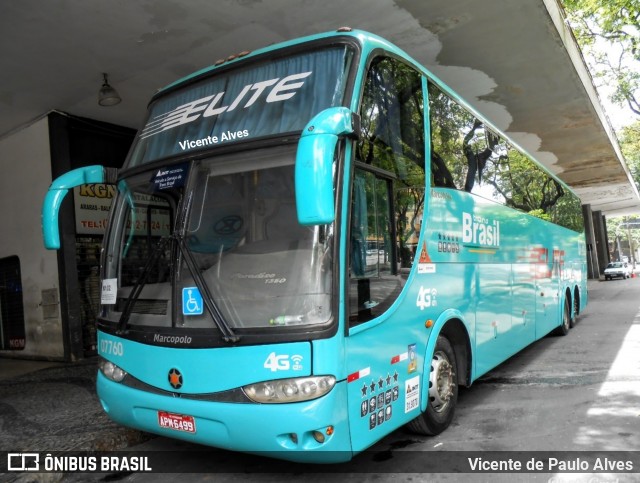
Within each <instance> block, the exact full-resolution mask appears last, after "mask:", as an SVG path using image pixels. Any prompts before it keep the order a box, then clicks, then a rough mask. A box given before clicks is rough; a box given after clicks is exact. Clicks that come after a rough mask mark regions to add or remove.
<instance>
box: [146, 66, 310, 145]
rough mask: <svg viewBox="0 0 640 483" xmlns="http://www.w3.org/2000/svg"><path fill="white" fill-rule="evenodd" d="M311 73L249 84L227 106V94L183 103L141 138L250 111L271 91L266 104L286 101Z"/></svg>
mask: <svg viewBox="0 0 640 483" xmlns="http://www.w3.org/2000/svg"><path fill="white" fill-rule="evenodd" d="M311 73H312V72H311V71H309V72H302V73H300V74H292V75H288V76H286V77H283V78H279V77H276V78H275V79H268V80H265V81H260V82H256V83H252V84H247V85H245V86H244V87H243V88H242V89H241V90H240V92H239V93H238V94H237V95H236V96H235V98H234V99H233V100H232V101H231V102H230V103H229V104H227V105H221V104H223V101H222V99H223V97H224V95H225V91H222V92H218V93H216V94H212V95H210V96H206V97H201V98H200V99H196V100H194V101H191V102H188V103H186V104H182V105H181V106H178V107H176V108H175V109H173V110H172V111H169V112H166V113H164V114H160V115H159V116H156V117H155V118H153V119H152V120H150V121H149V123H147V125H146V126H145V127H144V129H143V130H142V133H141V135H140V138H141V139H145V138H148V137H151V136H154V135H156V134H158V133H161V132H162V131H166V130H167V129H172V128H174V127H176V126H181V125H183V124H188V123H191V122H193V121H195V120H197V119H199V118H200V117H211V116H218V115H220V114H222V113H224V112H231V111H233V110H235V109H236V108H238V107H241V108H243V109H246V108H248V107H251V106H252V105H254V104H255V103H256V101H257V100H258V99H259V98H260V97H261V96H262V95H263V94H265V92H267V91H268V94H266V98H265V102H267V103H272V102H281V101H286V100H287V99H291V98H292V97H293V96H295V95H296V91H297V90H298V89H300V88H301V87H302V86H303V85H304V80H303V79H305V78H306V77H308V76H309V75H311ZM243 134H244V132H243ZM185 147H186V146H185ZM188 147H191V146H188ZM183 149H184V148H183Z"/></svg>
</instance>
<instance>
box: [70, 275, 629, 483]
mask: <svg viewBox="0 0 640 483" xmlns="http://www.w3.org/2000/svg"><path fill="white" fill-rule="evenodd" d="M589 297H590V303H589V306H588V308H587V310H586V311H585V312H584V313H583V314H582V315H581V316H580V318H579V323H578V324H577V325H576V327H574V328H573V329H572V330H571V331H570V333H569V335H568V336H566V337H554V336H549V337H546V338H544V339H543V340H540V341H538V342H536V343H535V344H533V345H532V346H530V347H529V348H527V349H525V350H524V351H523V352H521V353H520V354H518V355H516V356H514V357H513V358H511V359H510V360H509V361H507V362H506V363H504V364H502V365H501V366H499V367H498V368H496V369H495V370H493V371H491V372H490V373H489V374H487V375H486V376H485V377H483V378H482V379H481V380H479V381H477V382H476V383H474V385H473V386H472V387H471V388H469V389H466V390H462V391H461V393H460V398H459V406H458V410H457V413H456V417H455V419H454V422H453V424H452V426H451V427H450V428H449V429H448V430H447V431H445V432H444V433H443V434H441V435H439V436H437V437H433V438H426V437H418V436H415V435H413V434H411V433H408V432H406V431H404V430H398V431H396V432H394V433H392V434H391V435H389V436H388V437H386V438H385V439H384V440H382V441H381V442H379V443H378V444H376V445H375V446H374V447H373V448H371V451H370V452H367V453H366V454H363V455H359V456H358V457H356V458H355V459H354V460H353V461H352V462H351V463H349V464H348V465H343V466H332V467H330V468H329V467H324V469H323V467H319V468H318V467H313V466H296V465H292V464H291V463H287V462H281V461H276V460H269V459H266V458H260V457H256V456H251V455H240V454H236V453H228V452H220V451H214V452H211V453H210V454H209V455H207V454H205V455H204V456H203V455H202V453H199V451H202V450H204V451H209V450H208V449H207V448H203V447H200V446H196V445H188V444H186V443H182V442H178V441H175V440H170V439H166V438H160V437H158V438H153V439H151V440H149V441H147V442H145V443H142V444H140V445H135V446H132V447H131V448H130V449H132V450H136V451H172V450H181V451H184V453H183V454H184V455H185V463H184V465H181V468H186V467H187V465H188V460H189V457H190V456H189V455H191V456H196V457H197V458H204V457H206V458H207V461H208V466H209V467H210V468H214V469H215V473H214V474H210V475H204V474H200V475H195V474H188V473H185V474H182V475H180V474H178V475H176V474H167V475H159V474H153V475H150V474H147V475H144V474H132V475H127V474H120V475H117V476H116V475H112V477H116V478H117V479H118V480H119V481H136V482H138V481H145V482H146V481H154V482H155V481H167V482H168V481H175V480H176V479H184V480H188V481H216V482H218V481H256V480H262V481H281V480H283V479H291V477H292V476H294V477H295V479H304V480H306V481H316V480H317V481H320V480H323V481H324V480H326V479H327V477H329V478H338V477H339V478H340V480H344V479H348V480H351V481H381V480H382V481H388V480H391V479H392V480H393V481H434V480H437V481H554V482H556V483H561V482H566V483H569V482H578V481H580V482H582V481H584V482H595V481H600V482H610V481H611V482H612V481H620V482H623V481H640V474H638V473H636V474H635V475H628V474H627V475H624V474H617V475H614V474H598V475H596V477H595V479H594V478H593V477H591V476H589V475H585V474H575V473H574V474H560V473H559V474H556V475H555V476H554V475H553V474H552V475H549V474H544V475H543V474H528V475H504V474H503V475H489V474H484V475H471V474H440V475H437V476H435V475H427V474H424V473H422V471H423V470H424V466H423V464H422V462H424V461H425V459H429V458H441V457H443V456H445V453H441V454H440V455H439V454H438V453H436V452H439V451H471V452H474V453H475V454H479V455H482V454H488V453H480V452H486V451H547V452H552V453H553V454H555V453H558V454H560V452H563V451H630V450H632V451H639V450H640V278H634V279H630V280H615V281H610V282H597V281H595V282H590V291H589ZM441 455H442V456H441ZM362 470H364V471H365V472H364V473H363V472H361V471H362ZM185 471H186V469H185ZM636 471H638V468H636ZM323 472H332V473H334V474H332V475H326V474H322V473H323ZM336 472H338V474H335V473H336ZM104 477H105V475H86V474H85V475H69V476H66V477H65V481H89V480H93V481H98V480H100V479H101V478H104ZM550 478H551V480H550Z"/></svg>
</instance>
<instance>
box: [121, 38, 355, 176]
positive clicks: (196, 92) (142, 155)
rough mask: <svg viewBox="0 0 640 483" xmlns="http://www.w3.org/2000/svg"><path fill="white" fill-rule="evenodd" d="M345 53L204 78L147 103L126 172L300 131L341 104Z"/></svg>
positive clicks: (294, 59) (308, 55) (299, 58)
mask: <svg viewBox="0 0 640 483" xmlns="http://www.w3.org/2000/svg"><path fill="white" fill-rule="evenodd" d="M349 59H350V54H349V52H348V50H347V48H346V47H344V46H341V47H333V48H329V49H323V50H318V51H313V52H306V53H304V54H299V55H296V56H291V57H286V58H281V59H276V60H272V61H268V62H262V63H259V64H256V65H252V66H250V67H247V68H242V69H240V70H231V71H228V72H226V73H223V74H222V75H218V76H213V77H211V78H208V79H204V80H202V81H199V82H197V83H195V84H191V85H189V86H187V87H185V88H184V89H182V90H179V91H174V92H172V93H171V94H169V95H167V96H166V97H162V98H160V99H158V100H157V101H156V102H154V103H153V105H152V106H151V110H150V113H149V119H148V120H147V123H146V125H145V126H144V128H143V129H142V130H141V131H140V133H139V137H138V140H137V144H136V148H135V151H134V153H133V156H132V159H131V160H130V163H129V166H130V167H131V166H137V165H140V164H144V163H148V162H151V161H154V160H157V159H160V158H165V157H168V156H174V155H178V154H187V153H189V152H192V151H196V150H201V149H207V148H212V147H216V146H219V145H222V144H227V143H234V142H240V141H246V140H249V139H256V138H260V137H265V136H271V135H275V134H280V133H290V132H299V131H301V130H302V129H303V128H304V126H305V125H306V123H307V122H309V120H310V119H311V118H312V117H313V116H314V115H316V114H317V113H319V112H320V111H322V110H324V109H326V108H328V107H332V106H337V105H340V103H341V102H342V98H343V94H344V87H345V82H346V76H347V72H346V70H347V67H348V62H349Z"/></svg>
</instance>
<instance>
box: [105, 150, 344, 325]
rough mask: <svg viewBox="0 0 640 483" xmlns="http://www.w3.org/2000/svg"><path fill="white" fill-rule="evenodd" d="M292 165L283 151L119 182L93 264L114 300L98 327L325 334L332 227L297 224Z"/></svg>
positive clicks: (248, 154) (208, 161) (230, 157)
mask: <svg viewBox="0 0 640 483" xmlns="http://www.w3.org/2000/svg"><path fill="white" fill-rule="evenodd" d="M294 157H295V146H291V145H288V146H282V147H279V148H267V149H261V150H251V151H244V152H240V153H236V154H229V155H226V156H220V157H210V158H205V159H202V160H198V161H194V162H193V163H192V164H189V163H182V164H178V165H171V166H167V167H165V168H161V169H157V168H156V169H154V170H150V171H148V172H146V173H143V174H136V175H134V176H132V177H130V178H126V179H124V180H122V181H121V182H120V183H119V186H118V190H119V194H118V198H117V201H116V202H115V208H114V214H113V218H112V226H111V231H110V234H109V239H108V243H107V245H106V247H107V253H108V256H107V259H106V263H105V279H107V284H108V283H111V284H112V285H113V289H114V292H116V293H117V296H115V297H114V299H113V300H112V301H111V302H110V303H109V304H108V305H103V307H107V310H106V311H105V312H104V315H105V319H106V320H107V321H109V322H114V323H123V313H124V314H126V315H125V316H124V318H126V320H125V322H126V325H127V327H135V326H148V327H167V328H171V327H172V328H186V329H189V328H193V329H203V328H212V329H215V328H216V327H217V328H220V324H219V322H220V320H216V318H221V319H222V322H223V324H224V325H227V326H228V327H229V328H231V329H232V330H233V331H235V330H238V331H239V332H242V331H243V330H244V329H257V328H267V327H280V328H282V329H284V330H286V328H287V327H289V326H295V327H297V328H300V327H301V326H302V327H307V328H309V326H312V327H313V326H316V327H317V326H320V325H323V324H326V323H327V322H328V321H329V320H330V318H331V299H330V295H331V280H332V263H331V260H330V258H331V254H332V240H333V232H332V226H314V227H304V226H301V225H300V224H298V223H297V218H296V210H295V193H294V179H293V178H294V172H293V171H294V170H293V165H294ZM174 227H177V228H174ZM109 281H111V282H109ZM136 292H137V293H136ZM208 294H209V295H210V297H209V295H208ZM207 299H210V300H207ZM104 302H105V301H104V300H103V303H104ZM207 302H210V304H211V307H212V308H213V310H210V309H208V306H207ZM212 312H213V313H212ZM216 314H217V315H216Z"/></svg>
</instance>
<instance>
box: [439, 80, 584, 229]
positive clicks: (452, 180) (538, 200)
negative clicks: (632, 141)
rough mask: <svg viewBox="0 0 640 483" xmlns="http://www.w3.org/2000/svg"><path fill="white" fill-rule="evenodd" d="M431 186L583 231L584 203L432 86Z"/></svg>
mask: <svg viewBox="0 0 640 483" xmlns="http://www.w3.org/2000/svg"><path fill="white" fill-rule="evenodd" d="M429 109H430V123H431V124H430V125H431V184H432V186H435V187H443V188H452V189H458V190H463V191H467V192H469V193H473V194H476V195H478V196H482V197H483V198H487V199H490V200H493V201H495V202H497V203H500V204H503V205H506V206H509V207H511V208H514V209H517V210H520V211H523V212H525V213H528V214H530V215H532V216H536V217H538V218H542V219H544V220H547V221H551V222H553V223H556V224H559V225H561V226H564V227H566V228H570V229H572V230H575V231H582V229H583V221H582V211H581V203H580V199H579V198H578V197H577V196H575V195H574V194H573V193H571V192H570V191H569V190H567V189H565V188H564V187H563V185H562V184H561V183H560V182H559V181H557V180H555V179H554V178H552V177H551V176H549V174H548V173H547V172H546V171H544V170H543V169H541V168H540V167H539V166H538V165H537V164H536V163H535V162H533V161H532V160H531V159H530V158H529V157H528V156H527V155H525V154H524V153H523V152H521V151H520V150H518V149H517V148H516V147H514V146H513V145H511V144H510V143H509V142H508V141H507V140H506V139H504V138H503V137H502V136H501V135H499V134H497V133H495V132H493V131H492V130H491V129H490V128H488V127H487V126H485V124H484V123H483V122H482V121H481V120H479V119H477V118H476V117H475V116H474V115H472V114H471V113H470V112H469V111H467V110H466V109H465V108H464V107H463V106H461V105H460V104H458V103H457V102H456V101H455V100H454V99H452V98H451V97H449V96H448V95H446V94H445V93H443V92H442V91H441V90H440V89H439V88H438V87H436V86H435V85H434V84H432V83H429Z"/></svg>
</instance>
